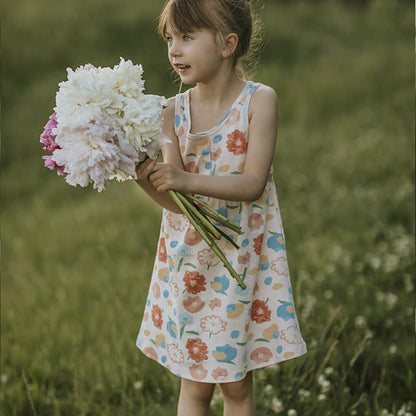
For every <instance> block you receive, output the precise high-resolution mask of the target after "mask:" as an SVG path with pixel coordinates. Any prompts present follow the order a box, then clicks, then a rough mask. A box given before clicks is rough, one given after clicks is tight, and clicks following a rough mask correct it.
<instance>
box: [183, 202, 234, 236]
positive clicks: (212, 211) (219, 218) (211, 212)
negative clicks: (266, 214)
mask: <svg viewBox="0 0 416 416" xmlns="http://www.w3.org/2000/svg"><path fill="white" fill-rule="evenodd" d="M185 197H186V198H188V199H189V200H191V201H193V202H196V203H197V204H199V205H202V206H203V207H204V208H205V210H204V212H205V214H206V215H208V216H209V217H211V218H212V219H213V220H215V221H217V222H219V223H220V224H222V225H224V226H225V227H228V228H230V229H231V230H233V231H235V232H236V233H238V234H241V227H240V226H239V225H237V224H235V223H233V222H232V221H230V220H229V219H228V218H226V217H224V216H223V215H221V214H220V213H218V212H217V211H215V209H214V208H212V207H211V206H210V205H209V204H207V203H206V202H204V201H201V200H200V199H199V198H196V197H194V196H193V195H189V194H186V195H185Z"/></svg>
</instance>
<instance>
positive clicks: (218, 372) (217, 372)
mask: <svg viewBox="0 0 416 416" xmlns="http://www.w3.org/2000/svg"><path fill="white" fill-rule="evenodd" d="M211 374H212V377H214V379H215V380H225V378H226V377H227V376H228V371H227V370H226V369H225V368H221V367H217V368H215V369H214V370H212V373H211Z"/></svg>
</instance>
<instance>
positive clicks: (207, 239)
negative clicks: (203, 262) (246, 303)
mask: <svg viewBox="0 0 416 416" xmlns="http://www.w3.org/2000/svg"><path fill="white" fill-rule="evenodd" d="M167 192H168V194H169V195H170V197H171V198H172V199H173V200H174V201H175V203H176V204H177V205H178V207H179V209H180V210H181V211H182V212H183V214H184V215H185V216H186V217H187V218H188V219H189V221H190V223H191V224H192V225H193V226H194V228H195V230H196V231H197V232H198V233H199V234H200V236H201V237H202V238H203V240H204V241H205V242H206V243H207V244H208V246H209V247H210V248H211V250H212V251H213V252H214V253H215V254H216V255H217V256H218V258H219V259H220V260H221V261H222V263H223V264H224V266H225V268H226V269H227V270H228V271H229V272H230V274H231V276H232V277H233V278H234V279H235V280H237V283H238V285H239V286H240V287H241V289H243V290H245V289H246V288H247V286H246V285H245V283H244V282H243V281H242V280H241V277H240V276H239V275H238V274H237V272H236V271H235V270H234V269H233V268H232V266H231V264H230V263H229V262H228V260H227V259H226V258H225V256H224V253H223V252H222V251H221V250H220V249H219V247H218V246H217V244H216V243H215V241H214V240H213V239H212V237H211V236H210V235H209V234H208V233H206V232H205V230H204V229H203V228H202V227H201V226H200V225H199V224H198V222H197V221H196V220H195V218H194V217H193V215H192V214H191V213H190V212H189V211H188V210H187V208H186V206H185V205H184V204H183V203H182V200H181V199H180V198H179V197H178V193H179V192H175V191H174V190H172V189H169V190H168V191H167Z"/></svg>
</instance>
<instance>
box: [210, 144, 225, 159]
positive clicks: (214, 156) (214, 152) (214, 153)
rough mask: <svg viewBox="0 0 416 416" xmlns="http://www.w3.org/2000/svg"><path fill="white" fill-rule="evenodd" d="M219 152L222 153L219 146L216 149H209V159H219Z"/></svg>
mask: <svg viewBox="0 0 416 416" xmlns="http://www.w3.org/2000/svg"><path fill="white" fill-rule="evenodd" d="M221 154H222V150H221V147H219V148H218V149H215V150H212V151H211V160H212V161H213V162H215V161H217V160H218V159H219V157H220V156H221Z"/></svg>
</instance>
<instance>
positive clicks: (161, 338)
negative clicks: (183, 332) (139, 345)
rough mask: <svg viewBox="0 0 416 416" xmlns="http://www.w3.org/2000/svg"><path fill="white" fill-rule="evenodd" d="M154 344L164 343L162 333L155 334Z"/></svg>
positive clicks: (160, 344)
mask: <svg viewBox="0 0 416 416" xmlns="http://www.w3.org/2000/svg"><path fill="white" fill-rule="evenodd" d="M155 342H156V345H158V346H159V347H160V346H162V345H164V344H165V336H164V335H163V334H159V335H156V337H155Z"/></svg>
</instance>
